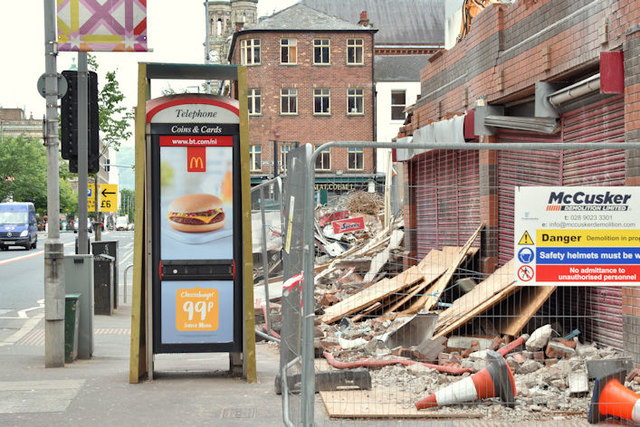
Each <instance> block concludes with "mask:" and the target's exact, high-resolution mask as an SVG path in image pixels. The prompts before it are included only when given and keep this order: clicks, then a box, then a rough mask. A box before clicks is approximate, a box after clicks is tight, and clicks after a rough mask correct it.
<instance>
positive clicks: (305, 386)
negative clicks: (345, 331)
mask: <svg viewBox="0 0 640 427" xmlns="http://www.w3.org/2000/svg"><path fill="white" fill-rule="evenodd" d="M306 159H307V182H306V184H307V194H306V196H305V210H304V224H305V227H304V238H305V240H304V241H305V243H304V247H303V250H304V257H303V258H304V264H303V265H304V282H303V287H302V385H301V391H302V424H303V425H304V426H308V427H310V426H313V418H314V415H313V410H314V407H313V406H314V400H315V392H316V377H315V369H314V366H313V363H314V349H313V323H314V298H313V292H314V289H313V272H314V270H313V267H314V266H313V264H314V256H315V250H314V248H315V242H314V233H313V221H314V216H313V213H314V209H313V202H314V199H315V198H314V197H313V192H314V187H313V183H314V182H315V167H314V165H315V157H314V156H313V154H312V153H311V152H310V147H309V150H307V155H306Z"/></svg>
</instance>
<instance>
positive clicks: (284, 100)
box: [280, 89, 298, 114]
mask: <svg viewBox="0 0 640 427" xmlns="http://www.w3.org/2000/svg"><path fill="white" fill-rule="evenodd" d="M280 114H298V89H281V90H280Z"/></svg>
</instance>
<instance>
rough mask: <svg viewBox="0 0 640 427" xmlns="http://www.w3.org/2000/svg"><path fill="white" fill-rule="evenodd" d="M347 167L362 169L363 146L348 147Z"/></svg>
mask: <svg viewBox="0 0 640 427" xmlns="http://www.w3.org/2000/svg"><path fill="white" fill-rule="evenodd" d="M348 162H349V164H348V168H349V169H353V170H362V169H364V148H353V147H349V149H348Z"/></svg>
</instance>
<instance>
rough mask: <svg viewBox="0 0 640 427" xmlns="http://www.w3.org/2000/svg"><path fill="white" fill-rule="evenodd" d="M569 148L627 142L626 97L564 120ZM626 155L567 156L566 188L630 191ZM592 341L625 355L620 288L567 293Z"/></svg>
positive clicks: (597, 152) (585, 153) (621, 152)
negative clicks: (623, 188)
mask: <svg viewBox="0 0 640 427" xmlns="http://www.w3.org/2000/svg"><path fill="white" fill-rule="evenodd" d="M562 121H563V134H564V141H565V142H575V143H581V142H623V141H624V96H616V97H612V98H608V99H606V100H604V101H600V102H598V103H595V104H593V105H589V106H587V107H584V108H581V109H578V110H575V111H571V112H568V113H566V114H564V115H563V116H562ZM624 156H625V154H624V150H571V151H569V150H565V153H564V158H563V177H564V179H563V184H564V185H571V186H573V185H576V186H603V185H607V186H617V185H624V179H625V160H624ZM564 293H565V298H564V300H565V301H567V302H568V303H569V304H570V305H571V307H568V308H569V309H571V310H572V311H575V312H576V315H578V316H581V317H583V319H584V322H583V325H582V327H581V328H580V329H582V332H583V334H584V336H585V337H586V339H587V340H589V341H595V342H599V343H602V344H607V345H610V346H612V347H615V348H618V349H622V348H623V339H622V324H623V322H622V288H621V287H619V286H598V287H585V288H581V289H573V290H571V289H564Z"/></svg>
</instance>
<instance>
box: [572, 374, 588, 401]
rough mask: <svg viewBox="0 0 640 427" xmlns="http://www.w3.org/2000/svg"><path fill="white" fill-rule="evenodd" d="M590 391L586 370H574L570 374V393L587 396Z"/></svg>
mask: <svg viewBox="0 0 640 427" xmlns="http://www.w3.org/2000/svg"><path fill="white" fill-rule="evenodd" d="M588 393H589V378H588V377H587V374H586V372H584V371H579V372H572V373H570V374H569V394H570V395H571V396H586V395H587V394H588Z"/></svg>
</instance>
